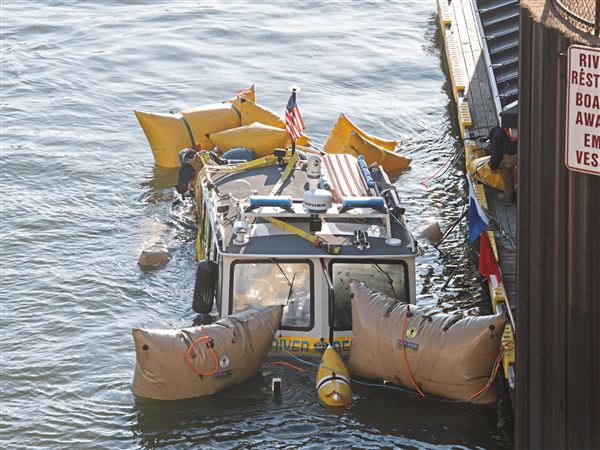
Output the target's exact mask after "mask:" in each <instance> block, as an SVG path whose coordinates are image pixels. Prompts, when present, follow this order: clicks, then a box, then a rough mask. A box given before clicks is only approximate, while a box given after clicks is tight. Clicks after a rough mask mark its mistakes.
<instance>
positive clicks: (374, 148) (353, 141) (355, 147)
mask: <svg viewBox="0 0 600 450" xmlns="http://www.w3.org/2000/svg"><path fill="white" fill-rule="evenodd" d="M330 153H349V154H351V155H355V156H358V155H363V156H364V157H365V161H366V162H367V164H373V163H374V162H377V163H379V165H380V166H382V167H383V168H384V169H385V170H386V171H388V172H397V171H399V170H405V169H408V168H409V167H410V163H411V162H412V159H410V158H408V157H406V156H404V155H401V154H399V153H394V152H393V151H390V150H386V149H385V148H383V147H381V146H379V145H377V144H374V143H373V142H370V141H369V140H367V139H365V138H364V137H362V136H361V135H359V134H358V133H357V132H356V131H351V132H350V136H348V139H346V142H344V145H343V147H342V148H341V149H340V151H339V152H330Z"/></svg>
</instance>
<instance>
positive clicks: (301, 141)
mask: <svg viewBox="0 0 600 450" xmlns="http://www.w3.org/2000/svg"><path fill="white" fill-rule="evenodd" d="M240 106H241V114H242V125H251V124H253V123H255V122H259V123H262V124H264V125H269V126H271V127H275V128H280V129H282V130H285V121H284V120H283V118H282V117H281V116H280V115H279V114H277V113H276V112H273V111H271V110H270V109H268V108H265V107H263V106H260V105H257V104H256V103H255V102H253V101H250V100H246V99H242V100H241V105H240ZM309 143H310V140H309V139H308V137H307V136H306V135H304V134H302V135H301V136H300V137H299V138H298V139H296V144H297V145H308V144H309Z"/></svg>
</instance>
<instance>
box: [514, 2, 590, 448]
mask: <svg viewBox="0 0 600 450" xmlns="http://www.w3.org/2000/svg"><path fill="white" fill-rule="evenodd" d="M521 8H522V9H521V15H520V33H521V37H520V39H521V43H520V55H519V61H520V66H519V73H520V80H519V98H520V101H519V194H518V195H519V199H518V216H519V222H518V227H517V230H518V232H517V236H518V238H517V239H518V244H517V247H518V254H517V297H518V299H519V301H518V303H517V328H518V336H517V339H518V345H517V379H516V382H517V386H516V410H515V413H516V432H515V444H516V448H517V449H521V450H535V449H543V450H551V449H560V450H564V449H573V450H580V449H600V176H594V175H590V174H584V173H578V172H572V171H569V170H568V169H567V168H566V166H565V157H564V153H565V144H564V143H565V109H566V76H567V57H566V52H567V49H568V47H569V45H570V44H571V43H575V42H576V41H577V42H583V43H584V44H585V45H592V46H600V41H598V40H595V41H594V38H592V39H591V40H590V39H589V37H588V38H585V39H583V40H582V39H578V37H577V36H578V35H577V30H573V29H572V28H569V26H568V24H562V25H561V24H560V20H559V18H557V17H554V16H553V13H552V7H551V5H550V4H549V2H548V3H546V2H540V1H527V0H524V1H522V3H521ZM549 23H550V25H549Z"/></svg>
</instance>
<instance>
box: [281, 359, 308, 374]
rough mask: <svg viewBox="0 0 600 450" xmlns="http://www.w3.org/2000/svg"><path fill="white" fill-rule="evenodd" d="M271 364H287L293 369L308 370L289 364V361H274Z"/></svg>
mask: <svg viewBox="0 0 600 450" xmlns="http://www.w3.org/2000/svg"><path fill="white" fill-rule="evenodd" d="M273 364H279V365H282V366H288V367H291V368H292V369H294V370H297V371H298V372H308V370H306V369H303V368H302V367H298V366H295V365H293V364H290V363H288V362H285V361H275V362H274V363H273Z"/></svg>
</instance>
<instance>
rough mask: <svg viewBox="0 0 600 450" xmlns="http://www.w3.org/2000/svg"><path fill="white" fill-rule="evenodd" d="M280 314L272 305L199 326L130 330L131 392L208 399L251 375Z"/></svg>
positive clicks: (278, 307) (155, 396)
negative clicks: (133, 361) (132, 345)
mask: <svg viewBox="0 0 600 450" xmlns="http://www.w3.org/2000/svg"><path fill="white" fill-rule="evenodd" d="M282 312H283V306H282V305H273V306H269V307H267V308H264V309H260V310H259V309H256V308H253V309H249V310H246V311H243V312H240V313H236V314H234V315H232V316H231V317H226V318H223V319H221V320H218V321H217V322H215V323H213V324H211V325H205V326H200V327H190V328H181V329H179V330H176V329H164V330H159V329H156V330H147V329H140V328H134V329H133V331H132V333H133V340H134V342H135V354H136V364H135V372H134V374H133V382H132V386H131V389H132V390H133V393H134V394H135V395H137V396H139V397H145V398H152V399H155V400H180V399H184V398H192V397H201V396H204V395H212V394H215V393H217V392H219V391H221V390H223V389H225V388H226V387H229V386H232V385H234V384H237V383H241V382H242V381H245V380H247V379H249V378H251V377H253V376H254V375H256V374H257V373H258V370H259V369H260V366H261V364H262V362H263V360H264V359H265V357H266V356H267V353H268V352H269V350H270V348H271V344H272V342H273V330H277V329H278V328H279V324H280V322H281V314H282Z"/></svg>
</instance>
